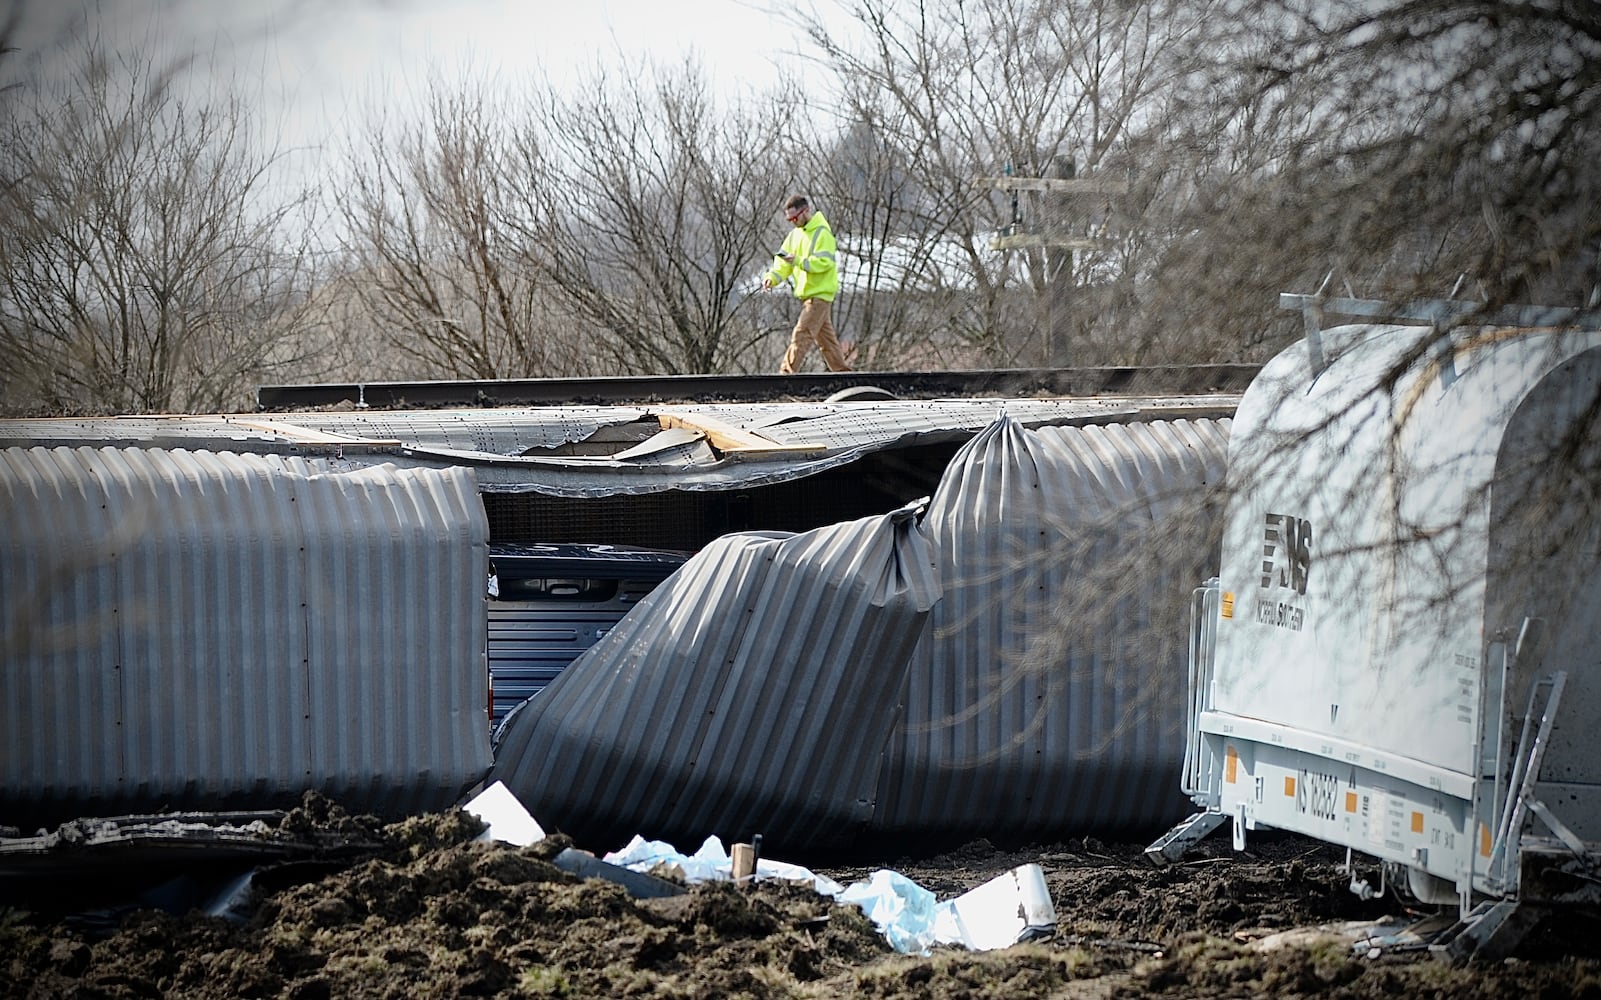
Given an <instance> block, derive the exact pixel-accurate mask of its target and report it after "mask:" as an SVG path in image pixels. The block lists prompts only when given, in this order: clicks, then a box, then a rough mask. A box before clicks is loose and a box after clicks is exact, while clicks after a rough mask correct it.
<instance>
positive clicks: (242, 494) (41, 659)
mask: <svg viewBox="0 0 1601 1000" xmlns="http://www.w3.org/2000/svg"><path fill="white" fill-rule="evenodd" d="M0 524H4V526H5V532H4V536H3V538H0V609H3V613H4V615H5V618H4V628H3V631H0V635H3V644H4V670H3V671H0V823H9V824H13V825H23V824H24V822H25V821H26V822H28V823H32V822H35V821H44V820H47V819H50V818H63V817H70V816H79V815H106V814H108V813H110V812H117V811H122V812H139V811H145V810H149V809H154V808H175V809H195V810H198V809H226V808H234V807H249V808H267V807H271V806H274V805H281V804H285V803H292V802H293V801H294V800H297V799H298V798H299V797H300V795H301V793H302V792H303V791H304V790H307V789H316V790H319V791H322V792H324V793H326V794H328V795H330V796H332V797H334V798H335V799H336V800H337V801H339V802H340V804H341V805H343V806H345V807H346V808H348V809H351V810H362V811H373V812H377V813H381V814H385V815H400V814H405V813H408V812H414V811H418V810H423V809H429V808H442V807H444V806H447V805H449V804H450V803H452V802H454V801H455V800H456V799H457V798H458V797H459V795H460V794H461V792H462V791H463V790H465V789H466V788H467V787H469V786H470V785H472V784H473V783H474V782H476V781H477V780H478V779H480V778H481V777H482V775H483V773H484V772H485V771H486V770H487V769H488V767H489V763H490V760H489V741H488V735H487V734H488V723H487V707H486V702H487V686H488V680H487V669H486V653H485V641H486V640H485V629H484V620H485V611H484V594H483V583H484V571H485V567H486V566H487V563H488V556H487V535H488V526H487V523H486V520H485V517H484V513H483V508H482V505H481V503H480V502H479V499H478V496H477V491H476V488H475V484H474V482H473V476H472V473H471V472H470V471H468V470H465V469H457V470H451V471H442V472H441V471H422V470H402V469H397V468H395V467H393V466H389V467H378V468H373V469H368V470H365V471H362V472H359V473H339V474H330V473H327V472H325V471H323V468H322V466H321V465H320V463H313V462H308V461H305V460H302V459H294V458H279V457H274V456H254V455H236V454H228V453H209V452H188V451H161V450H140V449H117V448H100V449H90V448H80V449H66V448H57V449H43V448H34V449H26V450H25V449H7V450H5V451H3V452H0Z"/></svg>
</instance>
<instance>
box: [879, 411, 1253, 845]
mask: <svg viewBox="0 0 1601 1000" xmlns="http://www.w3.org/2000/svg"><path fill="white" fill-rule="evenodd" d="M1229 424H1230V422H1229V421H1228V420H1196V421H1188V420H1177V421H1155V422H1152V423H1131V424H1109V425H1104V426H1086V427H1048V428H1041V429H1039V430H1036V431H1025V430H1024V429H1023V428H1022V427H1020V426H1018V425H1017V424H1016V423H1015V422H1012V421H1010V420H1003V421H1000V422H998V423H996V424H995V425H993V426H992V427H990V428H989V429H987V430H986V431H984V432H983V433H982V434H980V435H979V436H978V437H976V438H974V439H973V440H972V441H971V442H969V443H968V445H967V446H966V447H965V448H964V449H963V451H962V452H960V453H958V454H957V456H956V458H955V459H953V461H952V463H951V466H950V469H949V470H948V471H947V473H946V476H945V479H944V480H943V481H942V482H941V484H940V487H939V489H938V491H937V492H936V493H935V495H934V497H933V499H932V501H931V504H930V509H929V512H928V514H927V516H926V518H925V519H924V523H923V529H924V531H925V532H927V533H928V534H929V536H930V538H931V540H932V542H933V544H934V546H935V549H936V551H937V553H938V555H939V559H940V565H941V572H942V575H943V578H944V581H945V586H944V597H943V598H942V600H941V601H940V603H939V604H938V605H937V606H936V607H935V609H934V610H933V612H932V614H931V615H930V617H929V628H928V631H927V632H926V633H925V635H924V637H923V640H922V642H921V643H920V644H919V646H918V649H917V651H916V652H915V653H914V654H913V657H912V666H911V669H910V671H909V672H908V681H907V691H906V700H905V705H906V707H905V711H904V714H903V716H902V721H901V723H900V724H899V725H898V726H897V729H896V732H895V734H894V736H893V737H892V739H891V742H890V748H889V752H890V759H889V762H888V764H887V765H886V767H885V769H884V772H883V775H884V777H883V782H882V785H881V788H880V792H879V796H878V810H877V812H876V813H875V815H874V821H873V825H874V827H875V828H877V829H881V830H887V831H916V832H921V833H930V832H947V833H953V834H954V833H984V832H993V831H996V830H1003V831H1006V832H1007V834H1008V835H1014V836H1015V835H1018V834H1021V833H1025V832H1040V833H1054V834H1063V833H1069V832H1078V831H1084V830H1096V831H1111V830H1118V829H1125V830H1126V829H1146V830H1150V829H1159V828H1160V827H1161V826H1162V825H1163V824H1164V823H1167V822H1170V821H1171V820H1172V819H1174V818H1176V817H1178V816H1181V815H1182V814H1183V812H1184V808H1185V806H1186V802H1185V800H1184V797H1183V795H1182V794H1181V793H1180V791H1179V771H1180V765H1181V762H1182V759H1183V753H1184V735H1183V721H1184V705H1185V697H1186V680H1185V678H1186V671H1185V662H1184V660H1185V655H1186V648H1187V647H1186V635H1187V632H1186V621H1185V611H1186V608H1187V602H1188V598H1189V594H1190V591H1191V590H1192V589H1193V587H1194V586H1195V585H1196V584H1197V583H1199V582H1200V581H1201V580H1203V579H1205V577H1206V576H1207V575H1210V574H1211V573H1215V572H1216V565H1215V564H1216V559H1217V540H1216V533H1217V531H1218V529H1219V527H1220V524H1221V521H1220V519H1219V515H1220V513H1221V511H1220V507H1219V505H1220V503H1221V488H1222V485H1223V477H1224V466H1225V451H1226V446H1227V440H1228V432H1229Z"/></svg>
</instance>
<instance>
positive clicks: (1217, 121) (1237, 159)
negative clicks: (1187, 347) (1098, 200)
mask: <svg viewBox="0 0 1601 1000" xmlns="http://www.w3.org/2000/svg"><path fill="white" fill-rule="evenodd" d="M1226 12H1227V13H1228V15H1229V16H1227V17H1220V18H1218V19H1216V20H1215V21H1213V22H1212V23H1211V24H1210V26H1209V37H1208V39H1207V41H1206V44H1205V45H1204V50H1205V51H1206V52H1207V53H1209V54H1210V56H1209V60H1208V63H1209V65H1206V66H1204V67H1199V68H1198V69H1197V72H1195V73H1194V74H1193V75H1192V76H1191V77H1190V78H1189V80H1188V81H1187V87H1186V89H1185V93H1184V95H1183V98H1184V102H1185V108H1184V111H1185V115H1186V116H1185V117H1184V119H1183V120H1182V121H1181V122H1176V123H1175V127H1174V128H1173V130H1172V132H1171V133H1170V134H1171V136H1172V141H1173V144H1174V146H1175V147H1177V148H1179V149H1181V150H1184V151H1186V155H1185V156H1184V157H1183V159H1182V163H1183V165H1184V169H1186V170H1189V171H1191V173H1190V174H1189V176H1188V177H1187V178H1185V181H1186V183H1184V184H1182V185H1175V189H1177V188H1183V190H1184V197H1183V198H1182V199H1178V200H1176V202H1175V205H1174V207H1175V211H1174V214H1173V216H1172V219H1173V228H1174V231H1175V233H1176V234H1182V235H1181V236H1180V238H1177V239H1175V240H1174V241H1172V242H1171V243H1170V244H1169V248H1168V252H1167V253H1166V254H1165V255H1164V257H1163V259H1162V260H1161V261H1160V263H1159V265H1158V266H1157V267H1155V268H1154V269H1153V270H1152V271H1151V282H1152V285H1153V287H1154V288H1171V289H1183V290H1184V292H1183V295H1182V297H1181V296H1179V295H1173V296H1171V297H1168V298H1166V299H1156V298H1154V297H1153V298H1152V299H1151V304H1152V305H1153V307H1154V308H1151V309H1149V310H1147V311H1146V312H1145V313H1144V315H1143V316H1142V317H1141V321H1142V322H1143V323H1148V324H1158V325H1166V326H1175V325H1176V326H1188V327H1191V328H1204V329H1206V330H1208V331H1209V334H1210V335H1211V337H1212V339H1213V340H1214V341H1215V342H1216V344H1217V356H1219V357H1220V358H1241V357H1247V358H1260V357H1262V356H1264V355H1265V354H1267V353H1270V352H1271V351H1272V350H1274V349H1276V348H1277V346H1279V345H1282V344H1283V343H1284V341H1285V339H1287V338H1289V337H1293V336H1295V335H1296V334H1297V333H1298V332H1299V323H1298V321H1296V320H1294V319H1292V318H1289V317H1284V318H1282V319H1277V320H1276V319H1275V317H1274V316H1273V314H1272V312H1271V309H1272V303H1273V302H1274V301H1275V298H1276V296H1277V294H1278V293H1279V292H1281V291H1286V290H1303V291H1312V290H1314V289H1315V288H1316V287H1318V285H1319V284H1320V283H1321V282H1322V280H1323V278H1324V276H1325V275H1328V274H1330V273H1331V272H1332V273H1333V274H1334V276H1335V284H1334V288H1333V289H1332V290H1336V291H1341V292H1343V291H1345V290H1346V289H1347V288H1348V289H1350V291H1352V292H1354V293H1355V294H1358V295H1364V296H1371V297H1376V298H1395V299H1405V298H1407V297H1410V296H1415V295H1425V296H1433V297H1445V296H1447V295H1449V294H1451V292H1452V290H1453V289H1456V290H1457V291H1458V292H1459V293H1460V294H1461V295H1464V296H1471V297H1474V298H1478V299H1482V300H1483V301H1485V302H1486V303H1487V304H1488V305H1490V306H1494V305H1498V304H1502V303H1506V302H1515V301H1539V302H1544V303H1547V304H1554V305H1576V304H1580V303H1581V302H1582V301H1583V297H1584V296H1585V294H1586V293H1587V292H1588V290H1589V288H1590V287H1591V286H1592V285H1593V283H1594V282H1595V281H1596V279H1597V277H1598V270H1597V266H1596V253H1597V246H1598V241H1601V211H1598V210H1597V208H1596V206H1597V204H1598V203H1601V201H1598V194H1601V190H1598V189H1601V171H1597V170H1596V169H1595V168H1594V166H1593V165H1594V164H1595V163H1597V162H1601V161H1598V152H1601V150H1598V148H1597V144H1598V142H1601V135H1598V127H1601V87H1598V75H1597V74H1598V72H1601V71H1598V70H1597V65H1598V59H1601V14H1598V12H1597V10H1596V8H1595V5H1593V4H1584V3H1563V2H1555V0H1553V2H1543V0H1542V2H1537V3H1530V4H1515V5H1504V4H1498V3H1488V2H1468V3H1451V4H1440V3H1428V2H1410V0H1407V2H1392V3H1385V4H1378V5H1375V4H1358V3H1343V2H1342V3H1322V2H1319V3H1312V2H1307V0H1293V2H1279V0H1273V2H1267V3H1261V2H1249V3H1246V2H1232V3H1230V4H1229V5H1228V7H1227V9H1226ZM1464 277H1466V278H1467V279H1468V280H1466V281H1462V282H1461V283H1460V284H1459V281H1460V279H1462V278H1464ZM1153 336H1155V334H1154V333H1153Z"/></svg>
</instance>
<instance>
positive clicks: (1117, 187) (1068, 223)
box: [973, 156, 1128, 368]
mask: <svg viewBox="0 0 1601 1000" xmlns="http://www.w3.org/2000/svg"><path fill="white" fill-rule="evenodd" d="M1048 172H1049V176H1046V177H1016V176H1013V174H1012V170H1011V165H1010V164H1008V165H1007V168H1006V172H1005V174H1004V175H1003V176H1000V177H975V178H974V179H973V183H975V184H978V185H981V186H985V187H992V188H997V189H999V190H1002V191H1010V192H1011V193H1012V224H1011V225H1010V226H1008V227H1007V229H1006V231H1005V232H1004V233H1001V234H1000V235H997V236H996V237H995V238H994V239H993V240H991V241H990V249H991V250H1028V249H1043V250H1044V251H1045V281H1046V295H1047V298H1046V306H1045V330H1044V334H1045V337H1044V340H1045V355H1046V356H1045V363H1046V365H1047V366H1049V367H1053V368H1065V367H1067V364H1068V361H1069V358H1070V357H1071V353H1072V352H1071V349H1070V347H1071V345H1070V343H1069V341H1070V340H1071V329H1072V318H1073V308H1072V307H1073V293H1074V286H1073V253H1074V251H1077V250H1093V249H1096V248H1098V247H1100V246H1101V245H1102V241H1101V240H1097V239H1093V238H1091V237H1089V236H1086V235H1083V234H1075V233H1074V232H1073V231H1072V230H1073V217H1074V214H1075V213H1074V212H1073V210H1072V200H1073V198H1075V197H1081V196H1083V195H1104V196H1110V195H1121V194H1127V193H1128V181H1126V180H1115V179H1110V178H1101V177H1079V176H1077V173H1078V171H1077V168H1076V166H1075V164H1074V163H1073V159H1072V157H1068V156H1054V157H1052V158H1051V162H1050V165H1049V167H1048ZM1019 192H1031V193H1036V194H1039V195H1041V196H1042V198H1043V201H1044V204H1043V205H1042V206H1041V209H1040V211H1039V212H1037V213H1036V218H1038V219H1039V220H1040V221H1039V223H1038V224H1037V225H1035V226H1032V227H1029V226H1026V225H1024V224H1023V222H1022V212H1021V210H1020V207H1019V203H1018V193H1019Z"/></svg>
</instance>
